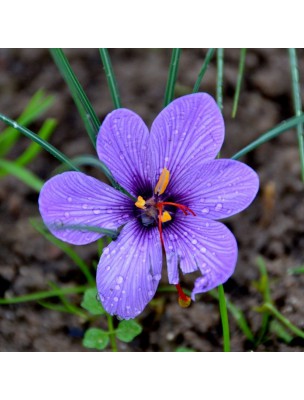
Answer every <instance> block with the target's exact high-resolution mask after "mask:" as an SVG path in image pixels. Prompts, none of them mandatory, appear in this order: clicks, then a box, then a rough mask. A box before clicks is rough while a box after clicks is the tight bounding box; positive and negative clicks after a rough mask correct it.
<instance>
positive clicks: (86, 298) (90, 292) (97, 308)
mask: <svg viewBox="0 0 304 400" xmlns="http://www.w3.org/2000/svg"><path fill="white" fill-rule="evenodd" d="M81 307H83V308H85V309H86V310H88V311H89V312H90V313H91V314H92V315H103V314H105V310H104V308H103V307H102V305H101V303H100V301H99V300H98V298H97V289H96V288H90V289H87V290H86V291H85V292H84V295H83V300H82V303H81Z"/></svg>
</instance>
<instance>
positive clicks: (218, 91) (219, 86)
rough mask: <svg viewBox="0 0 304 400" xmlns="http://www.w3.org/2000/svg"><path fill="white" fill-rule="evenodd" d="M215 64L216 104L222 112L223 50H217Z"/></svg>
mask: <svg viewBox="0 0 304 400" xmlns="http://www.w3.org/2000/svg"><path fill="white" fill-rule="evenodd" d="M216 64H217V77H216V102H217V105H218V106H219V108H220V110H223V77H224V49H217V52H216Z"/></svg>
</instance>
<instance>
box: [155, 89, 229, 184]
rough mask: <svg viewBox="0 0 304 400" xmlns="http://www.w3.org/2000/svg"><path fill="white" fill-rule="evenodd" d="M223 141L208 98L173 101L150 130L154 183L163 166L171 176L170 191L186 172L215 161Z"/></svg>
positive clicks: (220, 125)
mask: <svg viewBox="0 0 304 400" xmlns="http://www.w3.org/2000/svg"><path fill="white" fill-rule="evenodd" d="M223 140H224V122H223V117H222V114H221V112H220V110H219V108H218V106H217V104H216V102H215V101H214V99H213V98H212V97H211V96H209V95H208V94H207V93H196V94H191V95H187V96H183V97H180V98H178V99H176V100H174V101H173V102H172V103H170V104H169V105H168V106H167V107H166V108H165V109H164V110H163V111H162V112H161V113H160V114H159V115H158V116H157V117H156V119H155V121H154V123H153V125H152V128H151V153H152V155H151V157H152V164H153V168H154V171H153V174H152V179H153V183H154V184H155V183H156V182H157V180H158V177H159V174H160V172H161V170H162V169H163V168H164V167H166V168H167V169H168V170H169V171H170V174H171V182H170V184H169V187H168V190H169V191H170V189H172V188H174V186H175V183H176V182H177V181H178V180H179V179H180V178H181V177H182V176H183V175H185V174H186V173H187V172H188V171H189V170H197V169H198V168H199V167H200V164H201V163H203V162H205V161H207V160H211V159H214V158H215V156H216V155H217V153H218V152H219V150H220V148H221V146H222V143H223Z"/></svg>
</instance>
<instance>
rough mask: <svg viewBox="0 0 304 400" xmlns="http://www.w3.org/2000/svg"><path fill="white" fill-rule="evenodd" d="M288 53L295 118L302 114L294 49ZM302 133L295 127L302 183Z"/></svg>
mask: <svg viewBox="0 0 304 400" xmlns="http://www.w3.org/2000/svg"><path fill="white" fill-rule="evenodd" d="M288 51H289V61H290V71H291V81H292V95H293V105H294V110H295V114H296V115H297V116H299V115H301V114H302V101H301V87H300V80H299V70H298V61H297V53H296V49H288ZM303 135H304V132H303V125H302V124H299V125H298V126H297V136H298V146H299V155H300V164H301V177H302V181H303V182H304V137H303Z"/></svg>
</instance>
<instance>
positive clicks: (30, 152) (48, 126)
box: [15, 119, 57, 165]
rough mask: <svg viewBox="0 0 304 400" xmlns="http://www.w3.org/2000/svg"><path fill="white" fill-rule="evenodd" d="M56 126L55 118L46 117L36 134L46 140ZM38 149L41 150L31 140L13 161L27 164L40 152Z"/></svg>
mask: <svg viewBox="0 0 304 400" xmlns="http://www.w3.org/2000/svg"><path fill="white" fill-rule="evenodd" d="M56 126H57V121H56V120H55V119H47V120H46V121H45V122H44V124H43V125H42V127H41V129H40V130H39V132H38V136H39V137H40V138H41V139H43V140H45V141H48V140H49V138H50V137H51V135H52V133H53V132H54V129H55V128H56ZM40 151H41V146H39V145H38V144H37V143H35V142H33V143H31V144H30V145H29V146H28V148H27V149H26V150H25V151H24V152H23V153H22V154H21V156H20V157H18V158H17V159H16V161H15V162H16V164H18V165H27V164H29V163H30V162H31V161H32V160H34V158H35V157H36V156H37V155H38V154H39V153H40Z"/></svg>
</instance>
